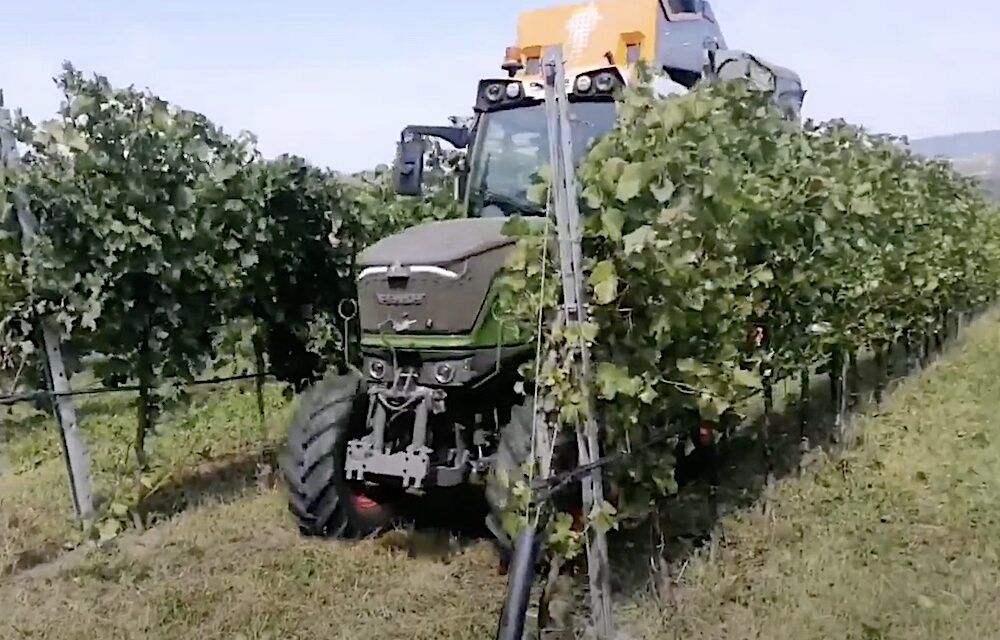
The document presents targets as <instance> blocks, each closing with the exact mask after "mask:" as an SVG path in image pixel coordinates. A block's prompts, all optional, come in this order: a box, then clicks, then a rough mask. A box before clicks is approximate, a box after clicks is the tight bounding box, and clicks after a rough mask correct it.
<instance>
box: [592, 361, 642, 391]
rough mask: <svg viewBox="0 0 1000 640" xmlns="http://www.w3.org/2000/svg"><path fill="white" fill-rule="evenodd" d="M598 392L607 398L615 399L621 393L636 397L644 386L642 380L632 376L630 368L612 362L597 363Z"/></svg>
mask: <svg viewBox="0 0 1000 640" xmlns="http://www.w3.org/2000/svg"><path fill="white" fill-rule="evenodd" d="M596 382H597V388H598V394H599V395H600V397H601V398H603V399H605V400H614V399H615V398H616V397H618V396H619V395H623V396H628V397H635V395H636V394H638V393H639V390H640V389H641V387H642V380H641V379H640V378H638V377H633V376H630V375H629V373H628V370H627V369H625V368H623V367H620V366H618V365H616V364H613V363H610V362H601V363H600V364H598V365H597V376H596Z"/></svg>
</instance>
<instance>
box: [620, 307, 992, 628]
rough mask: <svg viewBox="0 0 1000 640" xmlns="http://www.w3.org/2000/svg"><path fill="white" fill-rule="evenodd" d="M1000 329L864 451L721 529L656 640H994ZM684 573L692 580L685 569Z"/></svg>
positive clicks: (663, 617)
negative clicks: (712, 549) (766, 508)
mask: <svg viewBox="0 0 1000 640" xmlns="http://www.w3.org/2000/svg"><path fill="white" fill-rule="evenodd" d="M998 354H1000V320H998V319H997V317H996V316H995V315H994V316H991V317H988V318H986V319H984V320H981V321H980V322H978V323H976V324H975V325H973V327H972V328H971V329H970V331H969V332H968V334H967V338H966V340H965V341H964V342H962V343H960V344H959V345H958V346H956V347H955V349H954V350H953V351H952V352H950V353H948V354H947V355H946V356H945V357H944V358H942V359H941V360H940V361H938V362H937V363H936V364H935V365H934V366H933V367H931V368H930V369H929V370H927V371H925V372H924V373H923V374H921V375H919V376H918V377H916V378H913V379H911V380H908V381H906V382H904V383H903V384H902V385H901V386H900V387H899V388H898V389H897V390H896V392H895V393H893V394H892V396H891V397H890V398H889V399H888V400H887V401H886V403H885V404H884V405H883V407H882V408H881V410H880V411H879V412H878V413H877V415H870V416H868V417H865V418H862V419H860V421H859V424H858V425H857V426H858V433H859V434H861V435H860V441H859V442H858V443H857V445H856V446H855V447H853V448H852V449H851V450H849V451H848V452H847V453H846V454H844V455H843V456H840V457H838V458H837V459H827V460H825V461H822V462H820V463H819V464H818V465H816V466H815V467H814V468H813V469H811V470H810V471H809V472H808V473H807V474H806V475H805V476H804V477H803V478H801V479H792V480H787V481H784V482H781V483H779V484H778V485H777V487H776V488H775V490H774V492H773V495H772V496H771V499H770V501H769V506H770V509H769V513H767V514H766V515H765V514H764V510H763V509H761V508H759V505H757V506H755V507H752V508H748V509H744V510H741V511H738V512H736V513H735V514H733V515H731V516H730V517H728V518H726V519H725V520H724V521H723V523H722V526H721V531H720V536H719V537H720V542H719V545H718V548H717V550H716V553H715V557H714V559H711V558H710V557H709V554H708V553H707V552H705V551H703V552H701V553H698V554H696V555H695V556H694V557H692V558H691V559H690V561H689V562H688V563H687V565H686V567H685V568H684V572H683V575H682V577H681V578H680V580H679V581H678V584H677V587H676V589H675V590H674V597H673V598H672V601H667V602H662V601H654V600H653V599H652V598H651V597H648V596H647V597H641V598H639V599H638V600H637V601H636V602H634V603H632V605H631V606H630V607H629V611H628V617H629V618H630V619H631V620H633V621H635V626H636V629H637V631H638V635H639V636H640V637H643V638H650V639H659V638H663V639H666V638H685V639H688V638H733V639H740V638H783V637H794V638H799V639H803V640H810V639H813V638H815V639H820V638H824V639H825V638H852V639H853V638H856V639H858V640H876V639H889V638H907V639H908V640H912V639H920V638H928V639H931V638H933V639H935V640H939V639H945V638H956V639H959V638H961V639H965V638H968V639H969V640H972V639H979V638H987V637H997V635H998V633H1000V613H998V612H997V610H996V607H995V603H996V602H997V600H998V599H1000V569H998V567H1000V564H998V560H1000V515H998V514H1000V421H998V419H997V416H998V415H1000V356H998ZM678 573H679V572H678Z"/></svg>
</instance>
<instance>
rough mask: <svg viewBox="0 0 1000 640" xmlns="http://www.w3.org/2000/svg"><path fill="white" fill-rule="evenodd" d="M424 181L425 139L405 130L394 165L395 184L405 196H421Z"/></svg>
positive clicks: (397, 191)
mask: <svg viewBox="0 0 1000 640" xmlns="http://www.w3.org/2000/svg"><path fill="white" fill-rule="evenodd" d="M423 182H424V139H423V138H422V137H420V136H419V135H416V134H414V133H411V132H404V133H403V138H402V140H400V142H399V146H398V147H397V149H396V163H395V165H394V166H393V186H394V187H395V189H396V193H398V194H399V195H403V196H419V195H421V194H422V193H423Z"/></svg>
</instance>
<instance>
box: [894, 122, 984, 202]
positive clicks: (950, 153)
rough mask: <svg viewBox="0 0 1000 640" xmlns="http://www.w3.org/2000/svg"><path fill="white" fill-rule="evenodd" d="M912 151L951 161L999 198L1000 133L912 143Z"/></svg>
mask: <svg viewBox="0 0 1000 640" xmlns="http://www.w3.org/2000/svg"><path fill="white" fill-rule="evenodd" d="M910 148H912V149H913V150H914V151H916V152H917V153H919V154H922V155H926V156H931V157H940V158H948V159H949V160H952V161H953V162H954V163H955V168H957V169H958V170H959V171H961V172H962V173H964V174H966V175H969V176H972V177H975V178H978V179H979V180H980V181H981V182H982V183H983V186H984V187H985V188H986V190H987V191H989V192H991V193H992V194H993V195H995V196H997V198H1000V131H980V132H974V133H957V134H954V135H950V136H935V137H933V138H923V139H920V140H911V141H910Z"/></svg>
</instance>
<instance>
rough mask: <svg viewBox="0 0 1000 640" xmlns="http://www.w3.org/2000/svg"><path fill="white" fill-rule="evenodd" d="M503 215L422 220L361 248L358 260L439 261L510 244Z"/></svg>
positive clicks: (406, 263) (381, 262) (380, 262)
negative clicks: (434, 220) (505, 233)
mask: <svg viewBox="0 0 1000 640" xmlns="http://www.w3.org/2000/svg"><path fill="white" fill-rule="evenodd" d="M506 222H507V220H506V218H465V219H460V220H443V221H439V222H425V223H423V224H420V225H417V226H415V227H410V228H409V229H406V230H405V231H401V232H400V233H397V234H395V235H392V236H389V237H388V238H383V239H382V240H379V241H378V242H376V243H375V244H374V245H372V246H371V247H369V248H368V249H367V250H365V251H364V252H362V254H361V256H360V258H359V261H358V264H359V265H360V266H362V267H380V266H389V265H393V264H399V265H402V266H412V265H442V264H445V263H450V262H455V261H457V260H465V259H466V258H471V257H473V256H476V255H479V254H481V253H485V252H487V251H490V250H492V249H496V248H498V247H502V246H505V245H509V244H513V243H514V242H515V240H516V239H515V238H512V237H509V236H505V235H504V234H503V226H504V223H506Z"/></svg>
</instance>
